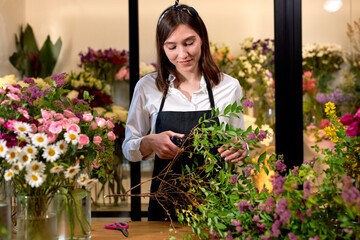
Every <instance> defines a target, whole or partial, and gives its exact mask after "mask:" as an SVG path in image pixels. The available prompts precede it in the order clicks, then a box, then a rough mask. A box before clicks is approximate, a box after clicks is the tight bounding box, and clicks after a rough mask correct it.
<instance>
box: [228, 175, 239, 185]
mask: <svg viewBox="0 0 360 240" xmlns="http://www.w3.org/2000/svg"><path fill="white" fill-rule="evenodd" d="M238 177H239V176H238V175H236V174H234V176H232V177H231V178H230V179H229V183H230V184H234V183H236V182H237V181H238Z"/></svg>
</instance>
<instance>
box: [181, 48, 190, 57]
mask: <svg viewBox="0 0 360 240" xmlns="http://www.w3.org/2000/svg"><path fill="white" fill-rule="evenodd" d="M188 55H189V53H188V51H187V49H186V48H185V47H180V48H179V57H180V58H186V57H187V56H188Z"/></svg>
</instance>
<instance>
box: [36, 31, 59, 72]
mask: <svg viewBox="0 0 360 240" xmlns="http://www.w3.org/2000/svg"><path fill="white" fill-rule="evenodd" d="M61 45H62V42H61V38H58V40H57V41H56V43H55V45H54V44H53V43H52V42H51V40H50V36H48V37H47V38H46V41H45V42H44V45H43V46H42V48H41V49H40V52H39V60H40V77H42V78H45V77H48V76H50V75H51V74H52V72H53V70H54V68H55V65H56V62H57V59H58V57H59V54H60V50H61Z"/></svg>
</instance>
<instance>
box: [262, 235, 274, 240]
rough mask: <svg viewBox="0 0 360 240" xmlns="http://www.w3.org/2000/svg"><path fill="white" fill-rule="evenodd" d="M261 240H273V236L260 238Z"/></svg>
mask: <svg viewBox="0 0 360 240" xmlns="http://www.w3.org/2000/svg"><path fill="white" fill-rule="evenodd" d="M260 238H261V240H270V239H272V237H271V236H264V235H263V236H261V237H260Z"/></svg>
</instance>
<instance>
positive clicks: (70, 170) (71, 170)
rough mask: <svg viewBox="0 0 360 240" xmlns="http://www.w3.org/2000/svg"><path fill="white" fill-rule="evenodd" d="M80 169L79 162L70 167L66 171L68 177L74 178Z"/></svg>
mask: <svg viewBox="0 0 360 240" xmlns="http://www.w3.org/2000/svg"><path fill="white" fill-rule="evenodd" d="M79 171H80V166H79V165H78V164H77V165H75V166H73V167H69V168H68V169H66V171H65V177H66V178H73V177H74V176H75V175H76V174H77V173H78V172H79Z"/></svg>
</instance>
